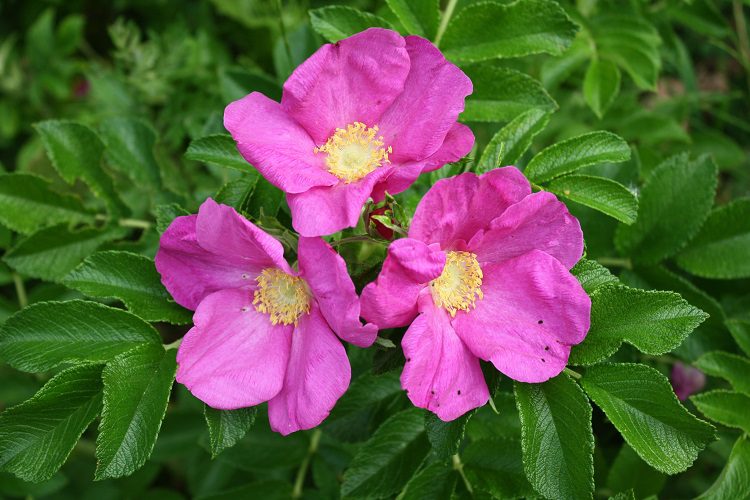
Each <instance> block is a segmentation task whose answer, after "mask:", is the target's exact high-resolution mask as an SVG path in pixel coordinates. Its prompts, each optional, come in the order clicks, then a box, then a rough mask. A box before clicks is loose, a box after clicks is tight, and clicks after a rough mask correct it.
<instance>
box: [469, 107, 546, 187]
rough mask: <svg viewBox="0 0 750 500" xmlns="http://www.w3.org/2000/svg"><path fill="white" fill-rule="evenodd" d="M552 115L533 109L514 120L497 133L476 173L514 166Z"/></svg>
mask: <svg viewBox="0 0 750 500" xmlns="http://www.w3.org/2000/svg"><path fill="white" fill-rule="evenodd" d="M549 118H550V113H549V111H547V110H544V109H538V108H532V109H530V110H528V111H526V112H524V113H521V114H520V115H518V116H517V117H515V118H513V120H511V121H510V123H508V124H507V125H505V126H504V127H503V128H501V129H500V130H498V131H497V133H496V134H495V135H494V136H493V137H492V139H491V140H490V142H489V144H487V147H485V148H484V151H483V152H482V156H481V157H480V158H479V162H478V163H477V167H476V172H477V173H483V172H487V171H489V170H491V169H493V168H495V167H502V166H504V165H514V164H515V163H516V162H517V161H518V160H520V159H521V156H523V154H524V153H525V152H526V150H527V149H529V146H531V141H533V140H534V137H536V135H537V134H538V133H539V132H541V131H542V130H544V127H546V126H547V124H548V123H549Z"/></svg>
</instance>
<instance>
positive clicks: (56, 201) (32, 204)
mask: <svg viewBox="0 0 750 500" xmlns="http://www.w3.org/2000/svg"><path fill="white" fill-rule="evenodd" d="M93 221H94V217H93V215H92V214H91V213H89V212H88V211H87V210H86V209H85V208H84V207H83V205H82V204H81V201H80V200H79V199H78V198H75V197H73V196H68V195H62V194H59V193H56V192H55V191H53V190H52V189H50V183H49V182H48V181H46V180H45V179H42V178H41V177H37V176H35V175H28V174H0V223H2V224H5V225H6V226H7V227H9V228H10V229H12V230H14V231H17V232H19V233H31V232H33V231H35V230H37V229H39V228H40V227H43V226H49V225H52V224H58V223H60V222H66V223H68V224H75V223H78V222H93Z"/></svg>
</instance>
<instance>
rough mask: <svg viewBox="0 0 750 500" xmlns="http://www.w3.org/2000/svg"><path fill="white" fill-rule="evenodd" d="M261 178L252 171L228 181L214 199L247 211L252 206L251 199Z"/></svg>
mask: <svg viewBox="0 0 750 500" xmlns="http://www.w3.org/2000/svg"><path fill="white" fill-rule="evenodd" d="M259 179H260V175H258V173H257V172H251V173H249V174H248V175H243V176H242V177H240V178H239V179H235V180H233V181H230V182H227V183H226V184H224V185H223V186H222V187H221V189H219V191H218V192H217V193H216V196H214V200H216V203H222V204H224V205H229V206H231V207H234V208H235V210H237V211H238V212H240V213H246V212H248V210H249V208H250V206H249V205H250V200H252V197H253V193H254V192H255V186H256V185H257V184H258V180H259Z"/></svg>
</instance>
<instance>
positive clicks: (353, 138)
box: [314, 122, 393, 184]
mask: <svg viewBox="0 0 750 500" xmlns="http://www.w3.org/2000/svg"><path fill="white" fill-rule="evenodd" d="M377 133H378V126H377V125H375V126H374V127H368V126H367V125H365V124H364V123H362V122H354V123H350V124H349V125H347V126H346V128H345V129H344V128H337V129H336V132H335V133H334V134H333V135H332V136H331V137H329V138H328V141H326V143H325V144H323V145H322V146H320V147H319V148H315V150H314V151H315V152H316V153H327V154H328V156H327V157H326V165H327V166H328V171H329V172H331V173H332V174H333V175H335V176H336V177H338V178H339V179H343V180H344V182H346V183H347V184H348V183H350V182H355V181H358V180H360V179H361V178H363V177H364V176H366V175H367V174H369V173H370V172H372V171H373V170H375V169H376V168H378V167H380V166H382V165H383V164H384V163H390V160H389V159H388V155H389V154H391V153H392V152H393V149H392V148H391V147H390V146H388V147H387V148H385V147H383V136H379V137H376V134H377Z"/></svg>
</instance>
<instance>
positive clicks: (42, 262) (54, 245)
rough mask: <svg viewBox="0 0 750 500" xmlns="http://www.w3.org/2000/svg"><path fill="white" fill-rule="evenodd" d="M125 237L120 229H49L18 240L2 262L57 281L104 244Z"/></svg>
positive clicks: (32, 275) (30, 273) (35, 276)
mask: <svg viewBox="0 0 750 500" xmlns="http://www.w3.org/2000/svg"><path fill="white" fill-rule="evenodd" d="M125 234H127V231H126V230H125V229H124V228H121V227H110V228H104V229H95V228H91V227H89V228H84V229H81V230H72V229H70V228H68V227H67V226H66V225H59V226H52V227H48V228H45V229H41V230H39V231H37V232H36V233H34V234H32V235H30V236H27V237H26V238H24V239H23V240H21V241H19V242H18V243H17V244H16V246H14V247H13V248H11V249H10V250H9V251H8V253H6V254H5V256H4V257H3V260H4V261H5V262H6V263H7V264H8V265H9V266H10V267H12V268H13V269H15V270H16V271H18V272H19V273H22V274H25V275H27V276H31V277H34V278H41V279H44V280H48V281H57V280H59V279H60V278H62V277H63V276H65V275H66V274H68V273H69V272H70V271H71V270H72V269H73V268H74V267H76V266H77V265H78V264H80V263H81V262H82V261H83V259H85V258H86V257H88V256H89V255H91V254H92V253H94V252H95V251H96V249H97V248H99V247H100V246H101V245H102V244H103V243H106V242H108V241H112V240H116V239H118V238H122V237H123V236H125Z"/></svg>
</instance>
